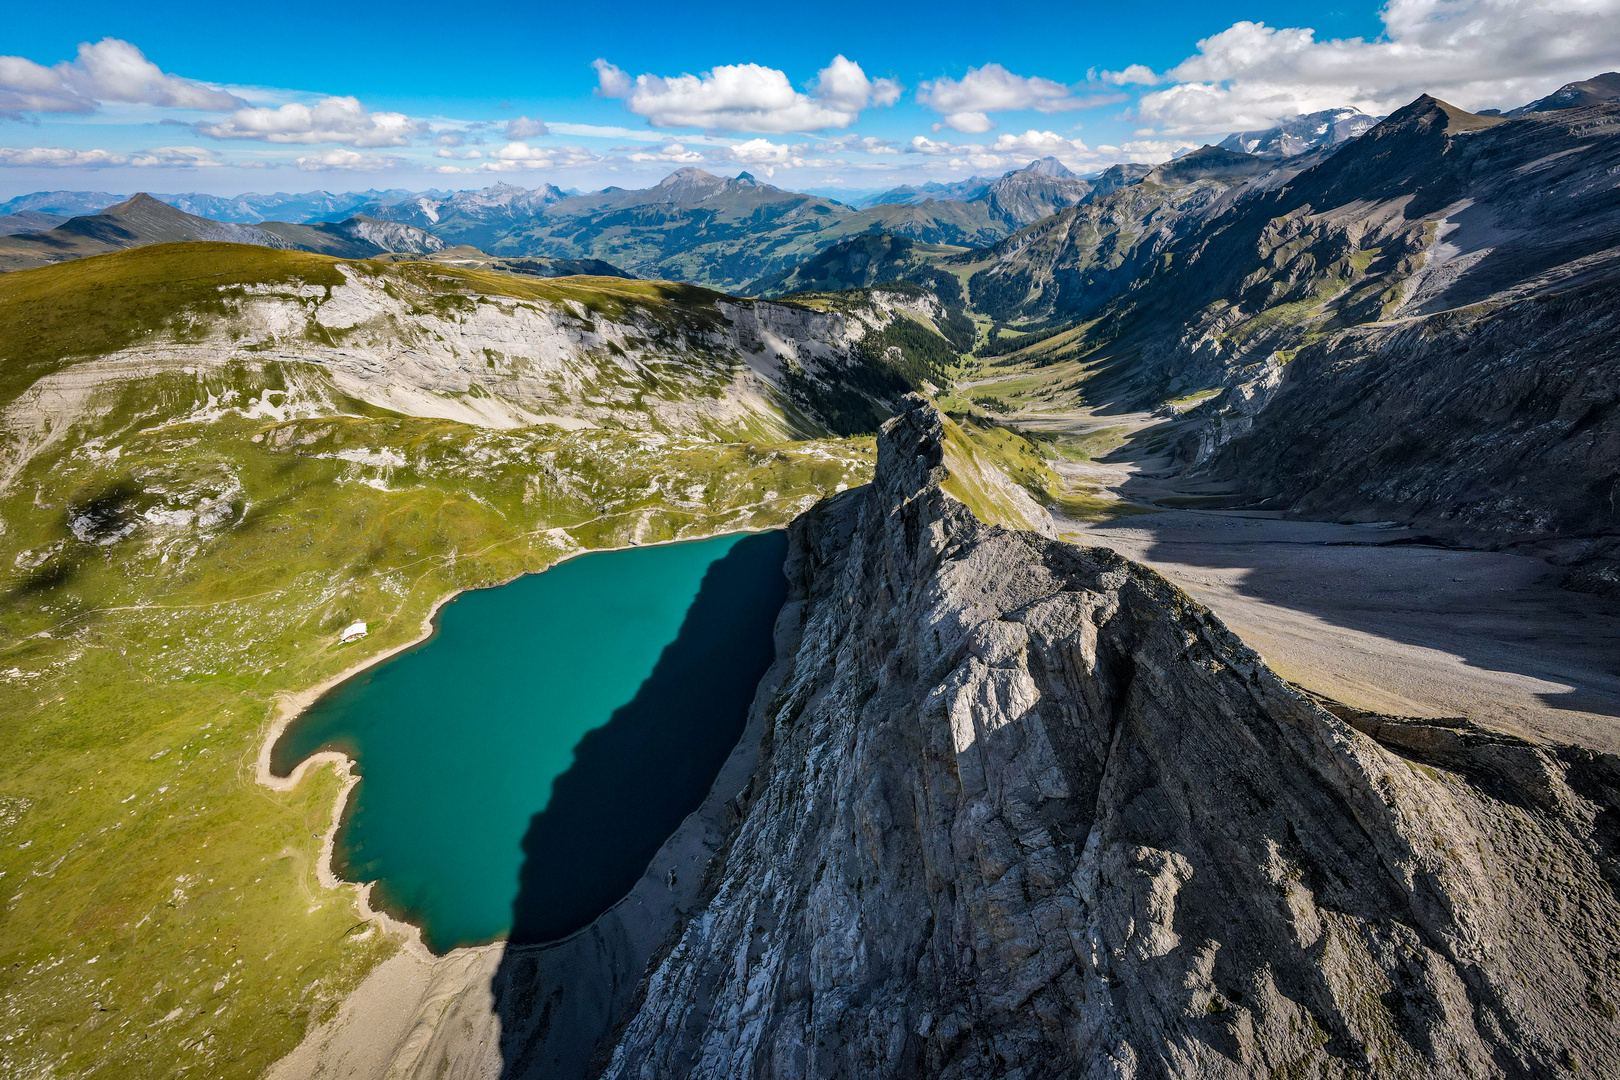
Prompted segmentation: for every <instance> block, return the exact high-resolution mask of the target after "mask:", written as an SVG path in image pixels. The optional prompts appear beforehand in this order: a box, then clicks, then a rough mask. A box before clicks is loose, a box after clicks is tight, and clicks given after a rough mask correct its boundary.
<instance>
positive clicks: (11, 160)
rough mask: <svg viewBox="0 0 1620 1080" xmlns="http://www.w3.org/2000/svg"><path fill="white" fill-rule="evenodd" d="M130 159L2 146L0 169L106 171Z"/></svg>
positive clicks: (90, 152)
mask: <svg viewBox="0 0 1620 1080" xmlns="http://www.w3.org/2000/svg"><path fill="white" fill-rule="evenodd" d="M128 163H129V158H127V157H125V156H123V155H122V154H115V153H113V152H111V151H110V150H69V149H66V148H64V147H60V146H26V147H10V146H0V168H28V167H35V168H46V169H105V168H108V167H109V166H113V165H127V164H128Z"/></svg>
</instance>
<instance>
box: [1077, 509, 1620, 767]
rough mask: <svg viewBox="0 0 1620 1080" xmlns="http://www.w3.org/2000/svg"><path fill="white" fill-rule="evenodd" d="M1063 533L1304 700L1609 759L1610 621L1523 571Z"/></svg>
mask: <svg viewBox="0 0 1620 1080" xmlns="http://www.w3.org/2000/svg"><path fill="white" fill-rule="evenodd" d="M1076 532H1077V533H1078V535H1074V534H1067V535H1071V536H1073V537H1074V538H1075V539H1077V540H1079V541H1080V542H1085V543H1098V544H1105V545H1107V546H1108V547H1111V548H1113V549H1114V550H1116V551H1118V552H1119V553H1120V554H1122V555H1125V556H1126V557H1128V558H1132V559H1135V560H1137V561H1139V562H1143V563H1146V564H1147V565H1149V566H1151V567H1153V568H1154V569H1155V570H1158V571H1159V572H1160V573H1162V574H1164V575H1165V576H1166V577H1168V578H1169V579H1170V580H1172V581H1174V582H1175V583H1176V584H1177V585H1180V586H1181V587H1182V588H1184V589H1186V590H1187V591H1188V592H1189V593H1191V594H1192V595H1193V596H1195V597H1197V598H1198V599H1199V600H1200V601H1202V602H1203V603H1205V604H1207V605H1209V607H1210V608H1211V609H1212V610H1213V611H1214V612H1215V613H1216V614H1217V615H1219V616H1220V617H1221V618H1222V619H1223V620H1224V621H1225V622H1226V624H1227V625H1228V626H1229V627H1231V628H1232V630H1234V631H1235V632H1236V633H1237V634H1238V636H1239V637H1241V638H1243V640H1244V641H1245V642H1247V643H1248V644H1249V645H1250V646H1251V647H1252V648H1254V649H1255V651H1257V652H1259V653H1260V655H1261V656H1263V657H1265V659H1266V662H1267V663H1268V664H1270V665H1271V666H1272V668H1274V669H1275V670H1276V671H1277V672H1278V673H1279V674H1281V675H1282V676H1283V677H1284V678H1287V679H1290V680H1292V681H1294V682H1296V683H1299V684H1300V685H1301V686H1304V687H1306V688H1307V689H1309V690H1313V691H1315V692H1316V693H1319V694H1323V695H1326V696H1328V697H1331V698H1335V699H1337V700H1339V701H1342V702H1344V703H1346V704H1348V705H1353V706H1356V707H1358V708H1364V709H1369V710H1372V711H1376V712H1384V713H1391V714H1395V715H1402V716H1427V717H1439V716H1462V717H1467V718H1468V719H1470V720H1472V721H1474V722H1476V723H1479V724H1484V725H1487V726H1489V727H1493V728H1496V729H1498V730H1502V731H1507V732H1510V733H1512V734H1516V735H1522V736H1525V737H1529V738H1538V739H1543V740H1552V741H1556V742H1574V743H1579V744H1582V745H1586V746H1591V747H1593V748H1596V749H1602V750H1610V751H1620V605H1616V604H1614V603H1612V602H1609V601H1605V600H1601V599H1599V598H1597V597H1595V596H1588V595H1586V594H1583V593H1573V592H1570V591H1568V590H1566V589H1561V588H1559V587H1558V580H1559V577H1560V573H1561V572H1560V571H1559V570H1558V569H1557V568H1555V567H1552V566H1549V565H1547V564H1546V563H1544V562H1542V561H1540V560H1538V559H1531V558H1526V557H1523V556H1518V555H1509V554H1503V553H1500V552H1482V551H1456V550H1447V549H1444V548H1435V547H1418V546H1411V547H1407V546H1372V545H1375V544H1381V543H1385V542H1387V541H1388V540H1389V539H1391V538H1393V537H1398V536H1399V535H1401V534H1400V533H1399V532H1397V531H1395V530H1391V529H1387V528H1383V529H1381V528H1378V527H1368V526H1360V525H1333V524H1327V523H1322V522H1295V521H1279V520H1268V519H1265V518H1257V517H1246V516H1240V515H1238V514H1235V513H1229V512H1227V513H1223V512H1219V511H1187V510H1177V511H1167V512H1165V513H1161V514H1152V515H1141V516H1136V517H1131V518H1125V519H1121V520H1117V521H1114V522H1104V523H1099V524H1095V525H1087V526H1080V527H1079V528H1078V529H1077V530H1076Z"/></svg>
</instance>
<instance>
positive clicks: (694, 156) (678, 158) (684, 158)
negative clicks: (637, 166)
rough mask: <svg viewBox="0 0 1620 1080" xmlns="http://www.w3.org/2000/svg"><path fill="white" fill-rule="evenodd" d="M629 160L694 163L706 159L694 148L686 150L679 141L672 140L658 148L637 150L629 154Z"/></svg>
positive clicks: (677, 163) (675, 163)
mask: <svg viewBox="0 0 1620 1080" xmlns="http://www.w3.org/2000/svg"><path fill="white" fill-rule="evenodd" d="M630 160H631V161H640V162H649V161H664V162H669V163H670V164H673V165H696V164H697V163H698V162H700V161H704V160H706V159H705V158H704V156H703V155H702V154H700V153H698V152H697V151H696V150H688V149H687V148H686V147H684V146H682V145H681V144H680V143H675V142H672V143H670V144H669V145H668V146H665V147H662V148H661V149H658V150H638V151H637V152H636V153H634V154H631V155H630Z"/></svg>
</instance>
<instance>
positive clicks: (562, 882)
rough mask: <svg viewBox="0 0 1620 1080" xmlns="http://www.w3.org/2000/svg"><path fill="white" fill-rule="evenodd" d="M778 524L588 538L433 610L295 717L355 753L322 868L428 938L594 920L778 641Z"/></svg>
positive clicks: (666, 830) (743, 706)
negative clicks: (658, 540) (543, 563)
mask: <svg viewBox="0 0 1620 1080" xmlns="http://www.w3.org/2000/svg"><path fill="white" fill-rule="evenodd" d="M786 551H787V538H786V535H785V534H784V533H781V532H769V533H752V534H747V533H745V534H732V535H726V536H719V537H714V538H711V539H707V540H695V541H690V542H683V543H675V544H660V545H653V546H645V547H635V548H628V549H624V550H618V551H602V552H594V553H590V554H586V555H581V556H579V557H577V558H573V559H570V560H568V561H566V562H563V563H561V564H559V565H557V566H555V567H552V568H551V569H549V570H546V571H544V572H542V573H538V574H529V575H525V576H524V577H521V578H518V579H517V580H515V581H512V582H509V583H507V584H506V585H502V586H500V587H498V588H492V589H482V590H478V591H474V592H468V593H463V594H462V595H461V596H458V597H457V598H456V599H455V600H453V601H452V602H450V603H448V604H446V605H445V606H444V607H443V608H441V609H440V611H439V613H438V616H437V618H436V631H435V633H434V634H433V636H432V637H430V638H428V639H427V640H426V641H424V642H422V643H420V644H418V645H415V646H413V647H411V648H410V649H407V650H405V651H403V652H401V653H400V654H398V655H397V656H394V657H392V658H390V659H388V660H387V661H385V662H383V663H381V664H378V665H377V666H375V667H373V668H369V669H367V670H366V671H363V672H361V673H360V674H358V675H356V676H354V677H353V678H351V679H348V680H346V681H344V682H343V683H341V684H339V685H338V686H337V687H335V688H334V689H333V690H332V691H331V692H329V693H327V694H326V695H325V696H323V697H322V698H321V699H320V700H319V701H317V702H316V703H315V704H314V705H313V706H311V707H310V709H309V710H308V711H307V712H306V713H304V714H303V715H302V716H301V717H299V718H298V719H297V720H295V721H294V722H293V723H292V724H291V725H289V727H288V729H287V731H286V732H285V733H284V734H283V735H282V737H281V738H280V739H279V740H277V743H276V745H275V747H274V748H273V752H272V755H271V770H272V771H273V772H274V773H276V774H277V775H278V776H286V775H289V774H290V773H291V771H292V770H293V768H294V767H295V766H296V765H297V764H298V762H300V761H302V760H304V759H305V758H307V757H308V756H310V755H311V754H313V753H316V752H318V751H321V750H333V749H335V750H341V751H343V752H344V753H346V754H348V755H349V756H350V757H351V758H353V759H354V761H355V762H356V768H357V771H358V772H359V774H360V783H359V784H358V786H357V787H356V788H355V791H354V793H353V795H352V796H351V799H350V802H349V805H348V807H347V809H346V812H345V816H344V822H343V826H342V828H341V829H340V830H339V833H338V839H337V850H336V853H335V856H334V863H335V869H336V870H337V872H338V873H339V874H340V875H341V876H343V877H344V878H346V879H347V880H350V881H370V882H375V883H376V886H375V888H374V889H373V890H372V903H373V904H374V905H375V906H377V907H380V908H382V909H383V910H386V911H389V912H390V913H392V914H395V915H397V916H399V917H401V918H404V919H407V920H409V921H410V922H412V923H414V924H416V925H418V926H420V927H421V928H422V935H423V939H424V941H425V942H426V943H427V945H428V947H429V948H431V949H433V950H434V951H435V952H444V951H446V950H448V949H451V948H454V947H456V946H460V945H469V944H476V943H480V942H487V941H492V940H495V939H498V938H502V937H508V938H510V939H511V940H513V941H526V942H538V941H552V940H555V939H557V938H560V937H563V936H566V935H567V934H569V933H572V932H573V931H575V930H577V929H579V928H580V927H583V926H585V925H587V924H588V923H590V921H591V920H592V919H594V918H595V917H596V916H597V915H599V914H601V913H602V912H603V911H605V910H607V908H608V907H610V906H612V905H613V904H614V903H615V902H616V901H617V900H619V899H620V898H621V897H623V896H624V895H625V894H626V893H628V892H629V891H630V888H631V887H632V886H633V885H634V884H635V883H636V881H637V879H638V878H640V876H641V875H642V873H643V872H644V871H645V869H646V866H647V863H648V861H649V860H650V859H651V858H652V856H653V855H654V854H655V853H656V852H657V850H658V848H659V847H660V846H661V845H662V844H663V842H664V841H665V840H666V839H668V838H669V836H670V835H671V834H672V833H673V832H674V831H675V829H676V828H677V827H678V826H679V825H680V822H681V819H682V818H684V817H685V816H686V815H687V814H689V813H691V812H692V811H693V810H695V809H696V808H697V807H698V805H699V804H700V803H702V801H703V798H704V796H705V795H706V793H707V792H708V789H709V787H710V785H712V784H713V782H714V778H715V776H716V775H717V774H718V772H719V769H720V766H721V765H722V764H723V763H724V761H725V759H726V757H727V755H728V754H730V752H731V750H732V748H733V747H734V746H735V745H736V743H737V740H738V738H739V737H740V736H741V734H742V730H743V727H744V724H745V722H746V719H747V713H748V707H749V703H750V702H751V700H752V698H753V695H754V690H755V687H756V686H757V685H758V683H759V680H760V678H761V676H763V675H764V673H765V670H766V668H768V667H769V666H770V664H771V660H772V657H773V655H774V647H773V643H772V627H773V625H774V622H775V619H776V615H777V612H778V611H779V610H780V608H781V606H782V602H783V599H784V598H785V596H786V592H787V581H786V579H785V578H784V577H783V574H782V562H783V559H784V557H785V555H786Z"/></svg>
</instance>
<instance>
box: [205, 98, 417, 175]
mask: <svg viewBox="0 0 1620 1080" xmlns="http://www.w3.org/2000/svg"><path fill="white" fill-rule="evenodd" d="M427 130H428V129H427V125H426V124H423V123H420V122H418V121H416V120H412V119H411V118H410V117H409V116H406V115H405V114H404V113H397V112H375V113H374V112H371V111H370V110H369V109H367V108H366V107H365V106H364V105H362V104H360V101H359V99H358V98H352V97H328V98H322V99H321V100H320V101H318V102H316V103H315V104H314V105H304V104H300V103H293V104H288V105H283V106H281V107H280V108H279V109H271V108H248V109H238V110H237V111H236V112H234V113H232V114H231V115H230V116H229V117H227V118H226V119H224V120H222V121H220V122H218V123H212V124H210V123H200V124H198V125H197V131H198V132H199V133H201V134H203V135H207V136H209V137H211V138H215V139H258V140H261V141H264V142H272V143H340V144H342V145H344V146H354V147H361V148H371V147H379V146H406V145H408V144H409V143H410V141H411V139H412V137H413V136H416V135H424V134H426V133H427ZM300 160H302V159H300Z"/></svg>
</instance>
